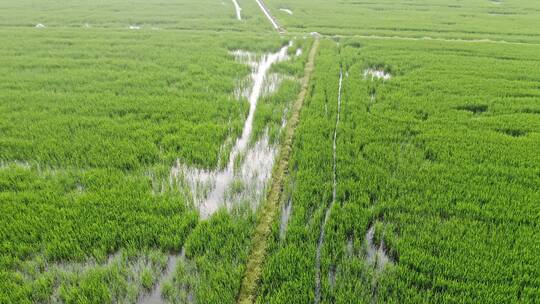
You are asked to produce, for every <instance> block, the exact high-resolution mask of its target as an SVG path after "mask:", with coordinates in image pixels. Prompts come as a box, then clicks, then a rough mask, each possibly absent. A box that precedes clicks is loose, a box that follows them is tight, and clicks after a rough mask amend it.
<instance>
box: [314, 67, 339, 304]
mask: <svg viewBox="0 0 540 304" xmlns="http://www.w3.org/2000/svg"><path fill="white" fill-rule="evenodd" d="M342 89H343V68H341V67H340V68H339V89H338V100H337V114H336V126H335V128H334V137H333V142H332V158H333V163H332V173H333V175H332V201H331V202H330V204H329V205H328V207H327V208H326V211H325V213H324V220H323V222H322V223H321V232H320V234H319V241H318V242H317V252H316V256H315V301H314V303H315V304H319V303H320V300H321V250H322V247H323V245H324V237H325V233H324V229H325V227H326V223H327V222H328V220H329V219H330V214H331V213H332V208H333V207H334V204H335V203H336V199H337V190H336V189H337V174H336V167H337V133H338V127H339V120H340V114H341V92H342Z"/></svg>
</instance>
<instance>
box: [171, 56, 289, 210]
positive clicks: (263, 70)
mask: <svg viewBox="0 0 540 304" xmlns="http://www.w3.org/2000/svg"><path fill="white" fill-rule="evenodd" d="M287 49H288V46H285V47H283V48H281V50H280V51H279V52H277V53H271V54H265V55H263V56H260V57H257V56H256V55H254V54H252V53H249V52H245V51H234V52H231V53H232V54H233V55H234V56H235V57H236V59H237V60H239V61H240V62H244V63H246V64H248V65H249V66H250V67H251V68H252V74H251V81H250V83H251V85H252V87H251V89H250V90H249V91H250V93H249V98H248V101H249V105H250V108H249V113H248V116H247V118H246V120H245V122H244V127H243V130H242V134H241V136H240V137H239V138H238V139H237V140H236V142H235V144H234V146H233V147H232V149H231V152H230V155H229V161H228V164H227V165H226V166H225V168H223V169H219V168H218V169H216V170H206V169H199V168H191V167H189V166H186V165H184V164H181V163H180V161H177V162H176V164H175V165H174V166H173V168H172V169H171V174H170V184H171V187H174V185H175V184H176V185H179V186H180V188H182V185H187V187H188V189H189V190H190V191H189V192H190V194H191V198H192V200H193V203H194V205H195V206H196V207H198V209H199V212H200V214H201V217H202V218H207V217H209V216H210V215H212V214H213V213H215V212H216V211H217V210H218V209H219V208H222V207H225V208H227V209H230V208H231V207H233V206H234V205H235V204H236V203H239V202H241V201H249V203H250V206H251V207H256V206H257V205H258V202H259V201H260V199H261V198H262V196H263V194H264V191H265V187H266V183H267V182H268V180H269V178H270V175H271V171H272V166H273V162H274V158H275V156H276V154H277V148H276V147H275V146H273V145H271V144H270V141H269V138H268V132H267V131H265V133H264V135H263V136H262V138H261V139H259V140H258V141H257V142H256V143H255V144H254V145H252V146H249V145H248V144H249V140H250V138H251V135H252V130H253V120H254V116H255V110H256V108H257V102H258V101H259V99H260V97H261V96H262V95H263V94H264V92H265V90H266V91H272V90H275V89H276V88H277V87H276V86H277V84H276V81H277V80H276V79H278V78H275V79H273V78H272V77H270V78H269V79H267V78H268V75H269V70H270V68H271V66H272V65H273V64H274V63H277V62H280V61H283V60H285V59H287ZM256 60H258V61H256ZM265 83H266V85H265ZM265 88H266V89H265Z"/></svg>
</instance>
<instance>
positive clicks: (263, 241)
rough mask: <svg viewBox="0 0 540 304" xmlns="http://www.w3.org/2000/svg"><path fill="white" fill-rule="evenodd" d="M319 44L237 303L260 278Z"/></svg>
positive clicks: (246, 299)
mask: <svg viewBox="0 0 540 304" xmlns="http://www.w3.org/2000/svg"><path fill="white" fill-rule="evenodd" d="M318 47H319V40H318V39H315V41H314V42H313V46H312V47H311V51H310V53H309V58H308V62H307V64H306V67H305V69H304V78H303V79H302V89H301V90H300V94H299V95H298V98H297V99H296V102H295V103H294V105H293V109H292V113H291V118H290V119H289V121H288V123H287V126H286V127H285V137H284V139H283V143H282V145H281V149H280V152H279V159H278V162H277V165H276V167H275V168H274V172H273V175H272V185H271V188H270V191H269V192H268V196H267V199H266V204H265V205H264V206H263V207H262V210H261V214H260V217H259V223H258V224H257V227H256V228H255V231H254V234H253V238H252V245H251V252H250V256H249V258H248V262H247V265H246V272H245V273H244V278H243V280H242V285H241V286H240V292H239V293H238V298H237V303H240V304H248V303H254V302H255V297H256V290H257V285H258V282H259V279H260V277H261V272H262V265H263V262H264V259H265V256H266V247H267V239H268V235H269V234H270V229H271V226H272V223H273V222H274V220H275V218H276V214H277V213H278V210H279V209H280V202H281V197H282V194H283V183H284V181H285V177H286V175H287V169H288V167H289V159H290V158H291V154H292V144H293V140H294V131H295V129H296V126H297V125H298V122H299V120H300V110H301V109H302V106H303V104H304V99H305V97H306V95H307V92H308V85H309V80H310V78H311V74H312V72H313V69H314V67H315V55H316V54H317V49H318Z"/></svg>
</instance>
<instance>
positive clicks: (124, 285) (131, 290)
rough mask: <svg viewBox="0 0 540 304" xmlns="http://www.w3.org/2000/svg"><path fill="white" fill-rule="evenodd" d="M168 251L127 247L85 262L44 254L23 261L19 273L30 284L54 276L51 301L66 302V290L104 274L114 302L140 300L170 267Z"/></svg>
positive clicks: (135, 301)
mask: <svg viewBox="0 0 540 304" xmlns="http://www.w3.org/2000/svg"><path fill="white" fill-rule="evenodd" d="M166 265H167V255H166V254H164V253H162V252H161V251H158V250H149V251H145V252H143V253H138V254H137V255H128V254H126V253H124V252H123V251H120V252H117V253H115V254H113V255H110V256H108V257H106V258H105V259H104V260H103V261H97V260H96V259H93V258H91V259H89V260H87V261H85V262H48V261H46V259H45V258H44V257H43V256H37V257H34V258H33V259H30V260H27V261H24V262H21V264H20V266H19V269H18V273H19V275H20V276H21V277H23V278H24V280H25V281H26V282H29V284H35V283H37V282H41V281H42V280H43V279H44V278H47V279H51V278H52V280H53V282H54V284H52V285H51V286H49V288H51V289H50V290H49V293H48V294H50V296H49V298H47V299H46V300H45V302H47V303H62V302H63V301H62V297H63V296H62V290H64V291H65V290H75V289H78V288H81V287H80V286H81V284H82V282H85V280H87V279H88V278H90V277H91V276H93V275H96V274H100V275H103V276H105V277H108V278H109V279H110V281H107V282H105V281H103V283H104V284H105V285H104V286H105V287H106V288H107V289H108V291H109V292H110V295H111V300H112V301H113V303H137V302H138V301H139V299H140V298H141V297H142V295H143V294H144V292H145V290H146V289H147V287H148V284H152V282H153V280H154V278H156V277H159V274H160V273H161V272H162V271H163V270H164V269H165V268H166V267H167V266H166Z"/></svg>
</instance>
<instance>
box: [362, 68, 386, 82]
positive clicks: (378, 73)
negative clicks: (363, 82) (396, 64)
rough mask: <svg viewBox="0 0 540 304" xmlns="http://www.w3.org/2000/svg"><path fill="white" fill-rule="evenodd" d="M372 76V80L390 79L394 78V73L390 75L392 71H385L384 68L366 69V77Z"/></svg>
mask: <svg viewBox="0 0 540 304" xmlns="http://www.w3.org/2000/svg"><path fill="white" fill-rule="evenodd" d="M370 76H371V80H374V79H382V80H389V79H390V78H392V75H390V73H387V72H385V71H384V70H375V69H366V70H364V79H367V78H368V77H370Z"/></svg>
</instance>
